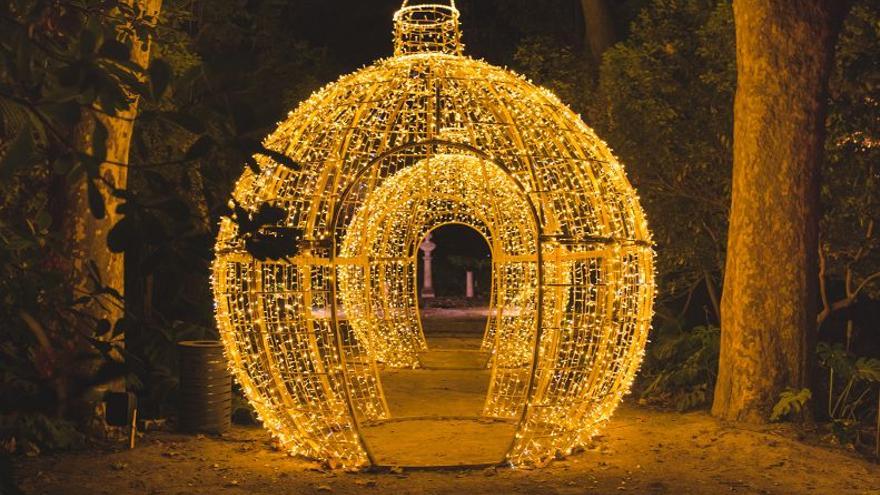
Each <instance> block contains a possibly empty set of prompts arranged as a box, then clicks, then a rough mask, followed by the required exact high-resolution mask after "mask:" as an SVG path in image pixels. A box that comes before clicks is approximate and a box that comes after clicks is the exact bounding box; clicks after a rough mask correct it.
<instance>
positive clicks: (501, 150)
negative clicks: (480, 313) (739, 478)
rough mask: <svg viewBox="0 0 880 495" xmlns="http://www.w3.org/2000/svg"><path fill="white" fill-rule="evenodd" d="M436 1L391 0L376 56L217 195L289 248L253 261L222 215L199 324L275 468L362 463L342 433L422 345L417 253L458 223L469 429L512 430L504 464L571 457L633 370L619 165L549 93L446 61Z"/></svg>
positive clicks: (642, 303)
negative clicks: (474, 314) (286, 457)
mask: <svg viewBox="0 0 880 495" xmlns="http://www.w3.org/2000/svg"><path fill="white" fill-rule="evenodd" d="M460 37H461V34H460V32H459V28H458V11H457V10H456V9H455V7H454V4H453V5H451V6H446V5H436V4H430V5H413V6H408V5H407V4H406V2H404V6H403V8H402V9H401V10H400V11H398V12H397V14H396V15H395V56H394V57H393V58H390V59H386V60H382V61H380V62H377V63H376V64H374V65H372V66H370V67H367V68H365V69H362V70H360V71H358V72H357V73H355V74H352V75H348V76H345V77H343V78H341V79H340V80H339V81H337V82H336V83H334V84H331V85H329V86H327V87H326V88H324V89H322V90H320V91H318V92H317V93H315V94H314V95H313V96H312V97H311V98H309V99H308V100H307V101H305V102H304V103H303V104H302V105H300V107H299V108H298V109H297V110H296V111H295V112H292V113H291V114H290V116H289V118H288V119H287V120H286V121H285V122H283V123H281V124H280V125H279V127H278V129H277V130H276V131H275V132H274V133H273V134H272V135H271V136H269V137H268V138H267V140H266V141H265V143H264V144H265V146H266V147H267V148H268V149H271V150H273V151H276V152H279V153H283V154H285V155H287V156H288V157H290V158H291V159H293V160H294V161H296V162H297V163H299V164H301V166H302V167H301V169H299V170H292V169H290V168H288V167H285V166H283V165H280V164H277V163H275V162H274V161H273V160H271V159H270V158H268V157H266V156H262V155H261V156H258V157H257V160H258V163H259V164H260V166H261V172H260V173H259V174H255V173H253V172H251V171H250V170H246V171H245V173H244V174H243V175H242V177H241V179H240V180H239V182H238V184H237V186H236V188H235V192H234V197H235V199H236V201H238V202H239V203H240V204H242V205H243V206H245V207H246V208H250V209H256V208H257V207H258V206H259V205H261V204H263V203H266V202H269V203H272V204H276V205H281V206H283V207H285V208H286V209H287V211H288V216H287V219H286V220H285V224H286V225H287V226H289V227H296V228H300V229H302V230H303V232H304V240H303V241H302V244H301V246H300V250H299V253H298V254H297V255H296V256H295V257H294V258H292V259H290V260H283V261H272V262H260V261H258V260H255V259H253V258H252V257H251V256H250V255H248V253H247V252H246V250H245V249H244V246H243V242H242V241H241V239H240V238H239V237H238V235H237V232H236V225H235V223H233V222H232V221H229V220H224V221H223V222H222V224H221V229H220V235H219V238H218V241H217V246H216V254H217V257H216V260H215V262H214V293H215V296H216V306H217V321H218V324H219V327H220V333H221V336H222V339H223V342H224V344H225V347H226V352H227V356H228V357H229V360H230V363H231V367H232V369H233V371H234V373H235V376H236V378H237V379H238V381H239V383H240V384H241V385H242V388H243V389H244V392H245V395H246V396H247V398H248V399H249V400H250V401H251V403H252V404H253V405H254V407H255V409H256V410H257V412H258V413H259V415H260V417H261V418H262V420H263V422H264V424H265V426H266V427H267V428H268V429H269V430H270V431H271V432H272V433H273V434H274V435H275V436H276V437H277V438H278V439H279V440H280V441H281V443H282V444H283V445H284V446H285V447H286V448H287V449H288V450H289V451H290V452H292V453H298V454H303V455H307V456H311V457H314V458H318V459H324V460H327V461H329V462H331V463H332V464H334V465H339V466H343V467H357V466H363V465H367V464H370V463H371V462H372V459H371V456H370V454H369V451H368V449H367V448H366V446H365V444H364V441H363V439H362V437H361V435H360V431H359V424H360V423H361V422H362V421H381V420H383V419H387V418H388V416H389V413H388V408H387V406H386V404H385V399H384V395H383V392H382V386H381V382H380V380H379V374H378V367H379V366H385V367H416V366H418V352H419V351H421V350H424V349H425V347H426V344H425V340H424V336H423V335H422V331H421V326H420V322H419V316H418V300H417V297H416V280H415V278H416V254H417V250H418V245H419V243H420V242H421V240H422V239H423V237H424V235H425V234H426V233H427V232H429V231H430V230H432V229H434V228H436V227H438V226H440V225H444V224H448V223H461V224H465V225H469V226H471V227H473V228H475V229H476V230H478V231H479V232H481V233H482V234H483V235H484V236H485V237H486V239H487V241H488V242H489V244H490V246H491V247H492V259H493V290H492V300H491V304H492V307H493V312H492V316H491V317H490V321H489V323H488V325H487V330H486V334H485V337H484V340H483V348H484V349H485V350H487V351H490V352H491V353H492V360H491V363H490V365H491V367H492V381H491V384H490V389H489V394H488V397H487V398H486V405H485V408H484V411H483V414H484V416H487V417H495V418H504V419H512V420H515V421H518V422H519V426H518V429H517V433H516V436H515V439H514V441H513V443H512V446H511V449H510V451H509V452H508V454H507V460H508V461H509V462H510V463H512V464H514V465H519V464H541V463H543V462H545V461H546V460H548V459H551V458H553V456H554V455H556V454H557V453H558V452H562V453H566V452H568V451H570V450H571V449H572V448H573V447H576V446H577V445H581V444H583V443H584V442H586V441H588V440H589V438H590V437H591V436H592V435H594V434H595V433H596V431H597V430H598V428H600V427H601V425H602V424H603V423H604V422H605V421H606V420H607V419H608V418H609V417H610V415H611V414H612V412H613V411H614V409H615V408H616V407H617V405H618V404H619V403H620V400H621V399H622V397H623V395H624V394H625V393H626V392H627V391H628V389H629V386H630V383H631V381H632V379H633V376H634V374H635V372H636V369H637V367H638V365H639V363H640V362H641V358H642V354H643V351H644V346H645V341H646V338H647V333H648V327H649V325H650V319H651V306H652V301H653V291H654V276H653V252H652V250H651V244H650V233H649V231H648V227H647V224H646V222H645V218H644V214H643V212H642V210H641V208H640V206H639V203H638V198H637V196H636V194H635V192H634V191H633V189H632V187H631V186H630V185H629V183H628V182H627V180H626V177H625V176H624V172H623V168H622V167H621V166H620V164H619V163H618V162H617V161H616V159H615V158H614V157H613V156H612V154H611V153H610V151H609V150H608V148H607V146H606V145H605V143H603V142H602V141H601V140H600V139H599V138H597V137H596V135H595V134H594V133H593V131H592V130H591V129H589V128H588V127H587V126H585V125H584V123H583V122H582V121H581V120H580V118H578V117H577V116H576V115H574V114H573V113H572V112H571V111H570V110H569V109H568V108H567V107H566V106H565V105H563V104H562V103H560V102H559V100H558V99H557V98H556V97H555V96H554V95H553V94H552V93H550V92H549V91H547V90H546V89H543V88H539V87H536V86H534V85H532V84H530V83H529V82H527V81H526V80H524V79H523V78H522V77H520V76H517V75H515V74H513V73H511V72H510V71H507V70H503V69H500V68H497V67H493V66H491V65H488V64H486V63H484V62H481V61H477V60H473V59H470V58H467V57H464V56H462V55H461V51H462V46H461V43H460Z"/></svg>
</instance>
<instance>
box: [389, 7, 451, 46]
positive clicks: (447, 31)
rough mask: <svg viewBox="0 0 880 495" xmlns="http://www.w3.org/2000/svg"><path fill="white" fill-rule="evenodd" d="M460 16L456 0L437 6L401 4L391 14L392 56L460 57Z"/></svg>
mask: <svg viewBox="0 0 880 495" xmlns="http://www.w3.org/2000/svg"><path fill="white" fill-rule="evenodd" d="M458 19H459V12H458V9H457V8H455V0H450V1H449V5H444V4H439V3H421V4H412V5H411V4H410V2H409V0H404V1H403V4H402V5H401V6H400V10H398V11H397V12H395V13H394V55H395V56H400V55H410V54H413V53H432V52H435V53H436V52H439V53H449V54H453V55H461V53H462V51H463V50H464V46H463V45H462V43H461V29H460V28H459V22H458Z"/></svg>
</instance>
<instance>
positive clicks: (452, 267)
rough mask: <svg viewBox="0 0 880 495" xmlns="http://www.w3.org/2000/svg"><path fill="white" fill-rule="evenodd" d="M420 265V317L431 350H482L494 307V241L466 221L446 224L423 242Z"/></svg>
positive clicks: (437, 228)
mask: <svg viewBox="0 0 880 495" xmlns="http://www.w3.org/2000/svg"><path fill="white" fill-rule="evenodd" d="M416 266H417V268H418V273H417V282H418V283H417V287H418V291H419V292H418V296H419V297H418V303H419V316H420V321H421V324H422V331H423V333H424V335H425V341H426V342H427V344H428V349H429V350H430V351H435V350H440V349H467V350H473V351H476V350H479V349H480V348H481V344H482V339H483V337H484V336H485V332H486V327H487V324H488V323H489V319H488V318H489V315H490V311H491V308H490V304H491V298H492V248H491V246H490V245H489V241H488V239H486V237H485V235H483V234H482V233H481V232H480V231H478V230H477V229H475V228H473V227H471V226H469V225H466V224H462V223H448V224H444V225H440V226H438V227H436V228H435V229H434V230H432V231H431V232H429V233H428V235H426V236H425V238H424V239H423V240H422V242H421V243H420V244H419V251H418V262H417V264H416ZM429 267H430V274H429V275H427V271H428V270H429ZM422 361H423V364H424V359H423V360H422ZM483 367H484V368H485V366H483Z"/></svg>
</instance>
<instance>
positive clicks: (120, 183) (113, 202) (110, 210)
mask: <svg viewBox="0 0 880 495" xmlns="http://www.w3.org/2000/svg"><path fill="white" fill-rule="evenodd" d="M132 2H133V3H136V4H137V5H138V7H139V8H140V9H141V10H142V11H143V12H145V13H146V14H147V15H150V16H153V17H154V18H155V16H158V14H159V9H160V8H161V5H162V2H161V0H132ZM132 46H133V48H132V52H131V60H132V62H134V63H135V64H137V65H139V66H141V67H144V68H146V67H147V65H148V64H149V58H150V43H149V40H146V42H142V41H141V40H137V39H136V40H134V42H133V43H132ZM137 108H138V102H137V101H134V102H132V104H131V105H130V106H129V108H128V109H127V110H124V111H120V112H117V114H116V115H115V116H109V115H107V114H104V113H101V112H92V113H91V114H90V115H86V116H84V117H83V122H82V123H81V124H80V125H79V126H78V128H77V129H76V131H75V135H74V139H75V140H76V144H77V146H78V148H79V149H80V150H81V151H83V152H84V153H88V154H91V153H92V152H93V149H94V148H93V143H92V131H93V129H94V127H95V122H96V121H97V122H101V123H102V124H103V125H104V126H105V127H106V128H107V131H108V136H107V161H108V162H114V163H124V164H127V163H128V155H129V149H130V145H131V136H132V131H133V129H134V119H135V117H136V116H137ZM100 174H101V176H102V177H103V178H104V179H105V180H106V181H107V182H109V183H110V184H113V185H114V187H116V188H119V189H125V188H126V187H127V183H128V169H127V167H125V166H120V165H116V164H111V163H104V164H102V165H101V170H100ZM99 187H100V191H101V193H102V195H103V196H104V199H105V205H106V211H107V213H106V215H105V216H104V218H103V219H97V218H95V217H94V216H93V215H91V214H90V212H89V211H90V210H89V200H88V179H87V178H85V177H83V178H82V179H81V180H80V181H79V182H78V183H76V184H74V185H73V186H72V188H71V192H70V194H71V196H70V202H69V210H68V211H69V215H70V216H69V218H68V225H67V235H68V239H69V240H70V248H71V253H70V256H71V264H72V267H71V276H72V277H73V286H74V290H76V291H77V292H78V293H81V292H82V291H87V290H89V289H90V288H89V287H88V277H87V273H88V271H87V264H88V263H89V262H94V263H95V265H96V266H97V269H98V272H99V275H100V277H101V281H102V282H103V285H105V286H107V287H111V288H113V289H114V290H116V291H118V292H119V294H123V293H124V287H125V284H124V279H125V266H124V263H123V256H122V254H115V253H111V252H110V250H109V249H108V248H107V233H108V232H109V231H110V229H111V228H112V227H113V225H114V224H115V223H116V222H117V221H119V219H120V217H121V215H119V214H118V213H116V207H117V206H118V205H119V204H120V201H119V199H118V198H115V197H113V196H112V195H110V190H109V188H108V187H106V186H105V185H100V186H99ZM78 295H81V294H78ZM88 312H89V313H90V314H91V316H93V317H95V318H96V319H107V320H109V321H110V322H111V323H113V322H115V321H116V320H118V319H119V318H120V317H121V316H122V315H123V313H124V307H123V305H122V302H121V301H112V300H109V299H105V300H103V301H102V302H101V303H95V304H92V305H91V306H90V307H89V308H88Z"/></svg>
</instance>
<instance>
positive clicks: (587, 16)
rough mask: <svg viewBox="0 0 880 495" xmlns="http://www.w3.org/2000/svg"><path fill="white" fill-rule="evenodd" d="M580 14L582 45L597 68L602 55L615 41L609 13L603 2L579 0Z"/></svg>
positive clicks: (603, 0) (601, 0)
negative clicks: (582, 30) (581, 16)
mask: <svg viewBox="0 0 880 495" xmlns="http://www.w3.org/2000/svg"><path fill="white" fill-rule="evenodd" d="M581 12H582V13H583V15H584V44H585V45H586V46H587V47H589V49H590V55H591V56H592V57H593V62H594V63H595V64H596V67H599V65H601V64H602V54H603V53H605V50H607V49H608V47H609V46H611V45H612V44H614V41H615V33H614V24H612V19H611V13H610V12H609V11H608V5H607V4H606V3H605V0H581Z"/></svg>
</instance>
